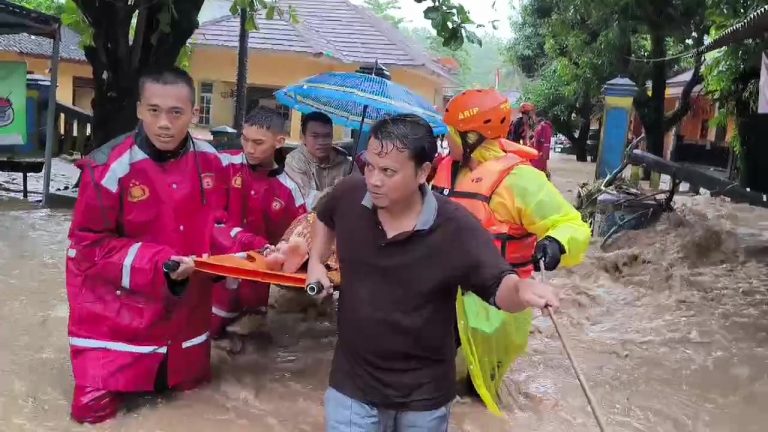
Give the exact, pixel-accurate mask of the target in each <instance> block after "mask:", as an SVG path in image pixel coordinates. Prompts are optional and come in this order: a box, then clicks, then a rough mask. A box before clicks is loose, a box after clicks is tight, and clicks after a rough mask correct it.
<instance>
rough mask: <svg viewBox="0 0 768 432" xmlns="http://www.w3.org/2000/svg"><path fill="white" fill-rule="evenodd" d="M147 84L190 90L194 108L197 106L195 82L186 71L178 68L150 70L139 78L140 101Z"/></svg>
mask: <svg viewBox="0 0 768 432" xmlns="http://www.w3.org/2000/svg"><path fill="white" fill-rule="evenodd" d="M147 84H160V85H183V86H186V87H187V88H188V89H189V98H190V102H191V103H192V106H194V105H195V80H193V79H192V77H191V76H189V74H188V73H187V72H185V71H184V70H182V69H180V68H177V67H175V66H174V67H170V68H160V69H149V70H147V71H146V72H144V73H142V74H141V77H140V78H139V99H141V96H142V95H143V94H144V87H145V86H146V85H147Z"/></svg>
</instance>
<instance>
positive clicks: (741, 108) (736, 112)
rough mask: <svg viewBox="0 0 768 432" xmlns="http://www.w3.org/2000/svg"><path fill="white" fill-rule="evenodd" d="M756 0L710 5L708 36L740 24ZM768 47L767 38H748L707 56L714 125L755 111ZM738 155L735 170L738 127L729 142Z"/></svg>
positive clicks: (740, 158) (725, 0) (741, 157)
mask: <svg viewBox="0 0 768 432" xmlns="http://www.w3.org/2000/svg"><path fill="white" fill-rule="evenodd" d="M759 3H761V2H758V1H738V0H730V1H729V0H719V1H717V2H715V5H716V6H717V7H713V8H711V9H710V10H709V11H708V13H707V16H708V19H709V20H711V22H712V28H711V34H710V36H712V37H716V36H717V35H719V34H720V33H722V32H723V31H724V30H725V29H727V28H729V27H731V26H733V25H735V24H737V23H739V22H740V21H741V20H743V19H744V17H745V16H747V15H749V14H750V13H752V12H754V11H755V10H757V8H758V7H760V6H761V4H759ZM765 50H768V41H766V40H762V41H748V42H744V43H740V44H736V45H732V46H729V47H727V48H724V49H722V50H719V51H717V52H714V53H712V54H710V55H709V56H708V57H707V62H706V65H705V67H704V71H703V75H704V88H705V90H706V92H707V94H708V95H709V97H711V98H712V100H714V101H715V102H717V104H718V107H719V111H718V115H717V116H716V117H715V118H714V119H713V121H712V125H713V126H715V127H727V125H728V119H736V121H737V122H738V121H739V119H742V118H745V117H747V116H749V115H751V114H754V113H755V112H757V101H758V93H759V81H760V61H761V55H762V52H763V51H765ZM730 146H731V148H732V149H733V151H734V153H735V155H736V156H737V158H736V161H737V166H738V171H739V172H741V173H743V172H744V166H745V165H744V162H745V161H744V150H743V148H742V146H741V137H740V136H739V128H738V127H736V130H735V133H734V135H733V137H732V138H731V141H730Z"/></svg>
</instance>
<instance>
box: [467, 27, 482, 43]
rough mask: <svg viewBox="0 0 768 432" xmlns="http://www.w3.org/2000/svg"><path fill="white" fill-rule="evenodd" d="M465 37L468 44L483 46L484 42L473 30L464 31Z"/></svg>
mask: <svg viewBox="0 0 768 432" xmlns="http://www.w3.org/2000/svg"><path fill="white" fill-rule="evenodd" d="M464 37H465V38H466V40H467V42H469V43H471V44H475V45H477V46H479V47H482V46H483V41H482V40H481V39H480V37H479V36H478V35H477V34H476V33H475V32H473V31H471V30H467V29H464Z"/></svg>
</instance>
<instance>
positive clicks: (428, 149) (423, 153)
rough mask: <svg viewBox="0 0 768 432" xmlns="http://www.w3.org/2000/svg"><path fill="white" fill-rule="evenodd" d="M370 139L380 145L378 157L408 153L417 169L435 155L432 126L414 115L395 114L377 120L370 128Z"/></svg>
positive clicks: (435, 144)
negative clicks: (396, 152)
mask: <svg viewBox="0 0 768 432" xmlns="http://www.w3.org/2000/svg"><path fill="white" fill-rule="evenodd" d="M371 138H373V139H375V140H376V141H379V142H380V143H381V150H379V152H378V153H377V155H379V156H384V155H387V154H388V153H389V152H391V151H392V150H397V151H399V152H408V157H409V158H410V159H411V160H412V161H413V162H414V163H415V164H416V166H417V167H420V166H422V165H424V164H425V163H427V162H432V161H433V160H434V159H435V155H437V138H436V137H435V134H434V131H433V130H432V126H430V125H429V123H427V121H426V120H424V119H423V118H421V117H419V116H417V115H415V114H397V115H394V116H392V117H388V118H385V119H383V120H379V121H378V122H376V124H374V125H373V127H372V128H371Z"/></svg>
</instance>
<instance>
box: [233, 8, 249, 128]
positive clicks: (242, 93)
mask: <svg viewBox="0 0 768 432" xmlns="http://www.w3.org/2000/svg"><path fill="white" fill-rule="evenodd" d="M247 22H248V10H247V9H240V39H239V44H238V47H237V83H236V84H235V118H234V120H233V122H232V128H233V129H235V130H236V131H238V132H241V131H242V128H243V121H244V120H245V110H246V106H245V105H246V100H245V97H246V87H247V85H248V28H247V26H246V24H247Z"/></svg>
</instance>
